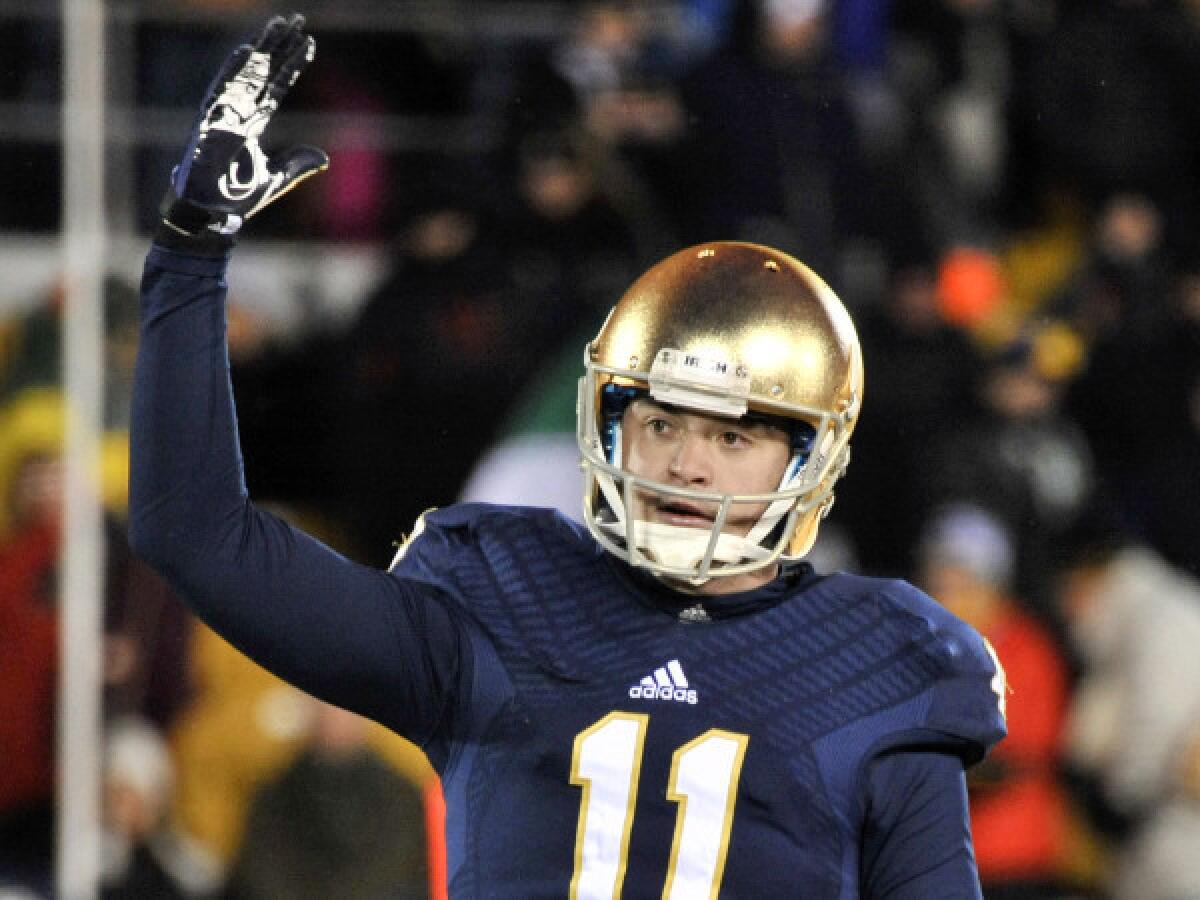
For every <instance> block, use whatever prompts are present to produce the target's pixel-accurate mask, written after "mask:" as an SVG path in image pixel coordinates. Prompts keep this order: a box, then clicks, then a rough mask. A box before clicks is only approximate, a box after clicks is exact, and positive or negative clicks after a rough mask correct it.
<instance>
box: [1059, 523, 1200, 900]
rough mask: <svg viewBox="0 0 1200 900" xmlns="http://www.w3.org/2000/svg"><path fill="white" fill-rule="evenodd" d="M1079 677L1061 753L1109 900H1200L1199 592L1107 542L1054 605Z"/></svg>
mask: <svg viewBox="0 0 1200 900" xmlns="http://www.w3.org/2000/svg"><path fill="white" fill-rule="evenodd" d="M1059 602H1060V605H1061V609H1062V611H1063V615H1064V617H1065V619H1066V622H1067V625H1068V629H1069V634H1070V636H1071V638H1072V641H1073V643H1074V645H1075V647H1076V649H1077V650H1078V652H1079V654H1080V657H1081V660H1082V663H1083V673H1082V679H1081V680H1080V682H1079V684H1078V687H1077V690H1076V693H1075V699H1074V701H1073V703H1072V707H1071V713H1070V723H1069V728H1068V754H1069V758H1070V761H1071V764H1072V766H1073V767H1074V768H1075V769H1076V770H1077V771H1078V772H1079V773H1081V774H1082V775H1083V776H1084V778H1085V779H1086V780H1088V781H1090V782H1091V783H1092V784H1094V786H1095V789H1096V794H1095V799H1096V800H1097V801H1098V806H1099V808H1100V809H1103V808H1105V807H1107V808H1108V809H1109V810H1111V812H1112V813H1115V817H1114V816H1112V815H1106V816H1103V817H1100V818H1098V821H1105V822H1111V821H1113V820H1114V818H1117V819H1123V820H1125V822H1126V823H1127V826H1126V828H1125V829H1124V830H1122V831H1118V832H1117V833H1116V834H1115V840H1116V841H1117V845H1118V854H1117V871H1116V877H1115V881H1114V884H1113V891H1112V895H1113V897H1114V898H1116V900H1176V898H1181V897H1196V896H1200V857H1197V855H1196V848H1197V847H1200V804H1197V803H1196V797H1195V793H1194V784H1193V783H1192V782H1191V781H1190V780H1189V779H1190V778H1191V777H1192V776H1191V775H1190V774H1189V773H1190V772H1191V771H1192V767H1193V766H1194V764H1195V758H1196V753H1197V752H1198V751H1197V740H1200V730H1198V726H1200V653H1197V652H1196V648H1197V647H1198V646H1200V582H1197V581H1195V580H1194V579H1191V578H1189V577H1187V576H1186V575H1185V574H1184V573H1182V572H1180V571H1179V570H1177V569H1175V568H1173V567H1171V566H1170V565H1168V564H1167V563H1166V562H1165V561H1163V559H1162V558H1161V557H1160V556H1158V555H1157V554H1155V553H1153V552H1152V551H1151V550H1149V549H1148V548H1147V547H1145V546H1139V545H1137V544H1136V543H1131V542H1129V541H1128V540H1127V539H1124V538H1121V537H1120V536H1118V537H1115V538H1113V537H1105V538H1101V539H1096V540H1091V541H1087V542H1084V543H1083V544H1082V549H1081V550H1080V551H1079V552H1077V553H1075V554H1072V556H1071V557H1070V558H1069V560H1068V563H1067V564H1066V565H1065V566H1064V569H1063V578H1062V586H1061V594H1060V598H1059Z"/></svg>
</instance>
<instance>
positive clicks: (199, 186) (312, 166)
mask: <svg viewBox="0 0 1200 900" xmlns="http://www.w3.org/2000/svg"><path fill="white" fill-rule="evenodd" d="M315 51H316V42H315V41H314V40H313V39H312V37H310V36H309V35H306V34H305V33H304V16H302V15H300V14H298V13H294V14H292V15H291V16H289V17H287V18H284V17H283V16H275V17H274V18H272V19H271V20H270V21H269V22H267V24H266V27H265V28H264V29H263V32H262V36H261V37H260V38H259V39H258V42H257V43H256V44H254V45H253V46H251V45H250V44H243V45H242V46H240V47H238V48H237V50H235V51H234V52H233V54H232V55H230V57H229V58H228V59H227V60H226V61H225V64H224V65H223V66H222V67H221V71H220V72H219V73H218V74H217V77H216V78H215V79H214V80H213V82H212V84H211V85H210V86H209V89H208V95H207V97H205V100H204V105H203V106H202V107H201V109H200V115H199V117H198V118H197V120H196V124H195V127H194V128H193V129H192V135H191V139H190V140H189V142H188V146H187V150H186V151H185V153H184V157H183V161H182V162H181V163H180V164H179V165H178V166H176V167H175V170H174V172H172V174H171V186H170V188H169V189H168V190H167V194H166V196H165V197H164V198H163V202H162V206H161V210H160V211H161V213H162V221H163V224H164V225H165V226H167V228H168V229H170V230H171V231H173V232H176V233H178V234H180V235H187V236H195V235H200V234H203V233H211V232H215V233H216V234H219V235H233V234H234V233H235V232H237V230H238V229H239V228H240V227H241V225H242V222H243V221H245V220H246V219H248V218H250V217H251V216H252V215H254V214H255V213H256V212H258V211H259V210H260V209H262V208H263V207H264V206H266V205H267V204H269V203H271V202H272V201H274V200H276V199H277V198H279V197H281V196H282V195H283V194H285V193H287V192H288V191H290V190H291V189H292V188H294V187H295V186H296V185H297V184H299V183H300V182H301V181H303V180H304V179H305V178H308V177H309V176H310V175H315V174H317V173H318V172H322V171H324V170H325V169H326V168H328V166H329V157H328V156H326V155H325V153H324V152H323V151H321V150H318V149H317V148H316V147H309V146H297V147H292V148H290V149H288V150H284V151H282V152H280V153H277V154H275V155H273V156H267V154H266V153H264V152H263V149H262V146H261V145H260V144H259V138H260V137H261V136H262V133H263V130H264V129H265V128H266V127H267V124H268V123H269V122H270V121H271V116H272V115H274V114H275V110H276V109H278V108H279V103H280V101H281V100H283V98H284V95H286V94H287V92H288V89H289V88H290V87H291V86H292V85H293V84H294V83H295V81H296V79H297V78H298V77H300V73H301V72H302V71H303V70H304V67H305V66H306V65H308V64H309V63H310V62H312V59H313V55H314V53H315Z"/></svg>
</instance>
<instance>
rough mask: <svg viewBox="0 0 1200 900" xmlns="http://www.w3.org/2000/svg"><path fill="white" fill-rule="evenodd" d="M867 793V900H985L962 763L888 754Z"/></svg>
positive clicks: (873, 770) (871, 775)
mask: <svg viewBox="0 0 1200 900" xmlns="http://www.w3.org/2000/svg"><path fill="white" fill-rule="evenodd" d="M864 790H865V792H866V794H867V800H866V803H867V826H866V828H865V829H864V833H863V835H862V857H861V878H860V881H861V888H862V891H861V893H862V896H863V897H869V898H872V900H884V898H886V900H971V898H978V897H980V896H981V894H980V886H979V875H978V870H977V868H976V865H975V850H974V845H973V844H972V841H971V822H970V817H969V815H968V811H967V784H966V777H965V773H964V771H963V764H962V760H960V759H959V758H958V757H957V756H955V755H953V754H950V753H937V752H914V751H910V752H893V753H887V754H884V755H883V756H881V757H879V758H877V759H874V760H872V762H871V763H870V765H869V766H868V768H867V778H866V781H865V783H864Z"/></svg>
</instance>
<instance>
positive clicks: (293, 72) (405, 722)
mask: <svg viewBox="0 0 1200 900" xmlns="http://www.w3.org/2000/svg"><path fill="white" fill-rule="evenodd" d="M303 27H304V20H303V18H302V17H300V16H293V17H291V18H289V19H283V18H275V19H272V20H271V22H270V23H269V24H268V25H267V27H266V29H265V30H264V32H263V35H262V37H261V38H260V39H259V41H258V43H257V44H256V45H255V46H253V47H250V46H244V47H241V48H239V49H238V50H237V51H236V52H235V53H234V54H233V56H231V57H230V59H229V61H228V62H227V63H226V65H225V67H224V68H223V69H222V70H221V73H220V74H219V75H218V77H217V79H216V81H215V82H214V84H213V87H212V89H210V92H209V95H208V97H207V98H206V100H205V104H204V107H203V109H202V112H201V116H200V118H199V120H198V121H197V126H196V129H195V131H194V132H193V135H192V140H191V142H190V143H189V145H188V149H187V152H186V156H185V159H184V161H183V163H182V164H181V165H180V166H179V167H178V168H177V169H176V170H175V172H174V174H173V176H172V181H171V188H170V190H169V191H168V194H167V198H166V200H165V201H164V205H163V212H164V220H163V224H162V225H161V226H160V228H159V230H158V232H157V234H156V236H155V245H154V247H153V248H152V249H151V251H150V253H149V255H148V257H147V260H146V267H145V272H144V276H143V281H142V310H141V315H142V324H141V343H140V347H139V351H138V362H137V374H136V381H135V387H134V399H133V423H132V456H131V471H132V475H131V483H130V539H131V541H132V544H133V547H134V549H135V550H136V552H137V553H138V554H139V555H141V556H142V557H143V558H145V559H146V560H147V561H148V562H150V563H151V564H152V565H153V566H154V567H155V568H157V569H158V570H159V571H161V572H162V573H163V574H164V575H165V576H166V577H167V578H168V579H169V580H170V581H171V582H172V584H174V585H175V586H176V588H177V589H178V590H179V591H180V593H181V594H182V595H183V596H184V597H186V598H187V600H188V602H189V603H190V604H191V605H192V607H193V609H194V610H195V611H196V613H197V614H198V615H199V616H200V617H201V618H202V619H203V620H204V621H205V622H207V623H208V624H209V625H211V626H212V627H213V628H214V629H215V630H216V631H218V632H219V633H220V634H222V635H223V636H224V637H226V638H227V639H228V640H230V641H231V642H232V643H233V644H235V645H236V646H238V647H239V648H240V649H242V650H243V651H244V652H245V653H247V654H248V655H249V656H251V657H252V658H254V659H255V660H257V661H258V662H259V663H261V664H262V665H264V666H265V667H266V668H268V669H270V670H271V671H273V672H275V673H276V674H278V675H279V676H280V677H282V678H284V679H286V680H288V681H290V682H292V683H294V684H295V685H297V686H298V687H300V688H302V689H303V690H305V691H308V692H310V693H312V694H314V695H316V696H319V697H321V698H323V699H325V700H328V701H330V702H332V703H335V704H337V705H339V706H343V707H346V708H349V709H352V710H355V711H357V712H361V713H363V714H365V715H368V716H370V717H372V718H375V719H378V720H380V721H382V722H384V723H385V724H387V725H389V726H391V727H393V728H395V729H396V730H398V731H400V732H401V733H403V734H406V735H407V736H409V737H411V738H413V739H414V740H417V741H419V742H420V741H424V740H427V739H428V738H429V737H430V736H431V734H432V733H433V732H434V731H435V730H436V729H437V728H438V726H439V725H440V724H441V721H440V720H441V716H442V715H443V712H442V711H443V710H444V709H445V708H446V706H445V703H446V701H447V699H448V698H450V697H452V696H453V694H454V692H455V690H456V685H457V684H458V683H459V681H458V680H459V677H460V675H461V674H462V673H461V669H460V666H461V665H462V658H463V656H462V653H461V650H462V635H461V631H460V628H459V626H458V622H457V621H456V619H455V617H454V615H453V614H452V613H451V612H450V611H449V610H448V609H447V607H446V606H445V605H444V604H443V603H442V602H441V598H440V597H439V596H438V595H437V593H436V591H434V590H433V589H431V588H422V587H421V586H419V585H416V584H413V583H405V582H402V581H400V580H398V579H396V578H393V577H391V576H389V575H388V574H386V573H384V572H381V571H377V570H374V569H370V568H367V567H364V566H360V565H358V564H356V563H354V562H352V561H350V560H347V559H345V558H344V557H342V556H340V555H339V554H337V553H335V552H334V551H332V550H330V549H329V548H327V547H325V546H323V545H322V544H320V543H318V542H317V541H316V540H314V539H312V538H311V537H309V536H308V535H305V534H304V533H302V532H300V531H298V530H297V529H295V528H293V527H291V526H290V525H288V524H286V523H284V522H282V521H280V520H279V519H277V518H275V517H273V516H271V515H269V514H268V513H266V512H263V511H262V510H259V509H257V508H255V506H254V505H253V504H252V503H251V502H250V501H249V498H248V497H247V492H246V487H245V483H244V479H243V477H242V460H241V452H240V449H239V446H238V436H237V424H236V419H235V412H234V404H233V395H232V391H231V388H230V381H229V361H228V355H227V350H226V342H225V294H226V285H225V280H224V273H225V265H226V261H227V258H228V255H229V252H230V248H231V246H232V242H233V234H234V233H235V232H236V231H237V229H238V227H239V226H240V225H241V223H242V222H243V220H245V219H247V218H249V217H250V216H251V215H253V214H254V213H255V212H257V211H258V210H259V209H261V208H262V207H263V206H265V205H266V204H267V203H269V202H271V201H272V200H273V199H274V198H276V197H278V196H280V195H282V194H283V193H285V192H286V191H287V190H289V189H290V188H291V187H292V186H294V185H295V184H296V183H298V182H299V181H300V180H302V179H303V178H305V177H307V176H308V175H311V174H314V173H315V172H317V171H320V170H321V169H323V168H324V167H325V166H326V164H327V160H326V157H325V155H324V154H323V153H321V152H320V151H319V150H315V149H313V148H299V149H296V150H292V151H289V152H287V153H284V154H281V155H279V156H276V157H274V158H271V159H268V158H267V157H266V155H265V154H264V153H263V152H262V150H261V148H260V147H259V144H258V137H259V135H261V133H262V130H263V128H264V127H265V126H266V124H267V122H268V121H269V119H270V116H271V114H272V113H273V112H274V111H275V109H276V107H277V106H278V104H279V101H280V99H281V98H282V97H283V95H284V94H285V93H286V91H287V89H288V87H290V86H291V84H292V83H293V82H294V81H295V79H296V77H297V76H298V75H299V73H300V70H301V69H302V68H303V66H304V65H305V64H306V63H307V62H308V61H310V60H311V59H312V56H313V41H312V38H310V37H308V36H306V35H305V34H304V32H303Z"/></svg>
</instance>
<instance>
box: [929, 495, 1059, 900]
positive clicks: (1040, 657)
mask: <svg viewBox="0 0 1200 900" xmlns="http://www.w3.org/2000/svg"><path fill="white" fill-rule="evenodd" d="M919 560H920V565H919V567H918V572H919V576H918V582H919V583H920V585H921V586H922V587H923V588H924V589H925V590H926V591H927V592H929V594H930V595H932V596H933V597H935V598H936V599H937V600H938V601H939V602H940V603H941V604H942V605H943V606H945V607H946V608H947V609H948V610H950V612H952V613H954V614H955V615H956V616H958V617H959V618H961V619H963V620H964V621H966V622H967V623H969V624H970V625H973V626H974V627H975V628H977V629H978V630H979V632H980V633H981V634H982V635H983V636H984V637H985V638H987V640H988V641H989V642H990V643H991V645H992V647H993V648H994V650H995V652H996V655H997V656H998V657H999V659H1000V662H1001V663H1002V664H1003V666H1004V671H1005V673H1006V676H1007V682H1008V688H1007V689H1008V691H1010V692H1011V693H1010V694H1009V695H1008V696H1007V697H1006V698H1005V700H1006V717H1007V720H1008V737H1007V738H1005V740H1004V741H1003V742H1002V743H1001V744H1000V745H998V746H997V747H996V749H995V750H993V751H992V753H991V754H990V755H989V756H988V758H987V759H986V760H985V761H984V762H983V763H981V764H980V765H979V766H977V767H976V768H974V769H972V770H971V772H970V774H969V775H968V785H969V788H970V803H971V831H972V834H973V836H974V841H975V856H976V859H977V860H978V862H979V876H980V879H981V881H982V883H983V889H984V894H985V896H986V897H988V898H989V900H1000V898H1013V900H1017V898H1020V900H1039V898H1044V900H1053V898H1059V897H1062V896H1063V894H1064V892H1065V890H1066V887H1067V885H1066V884H1065V878H1064V876H1065V874H1066V864H1067V851H1068V835H1069V821H1068V819H1069V809H1068V798H1067V792H1066V789H1065V788H1064V786H1063V784H1062V782H1061V780H1060V763H1061V752H1062V736H1063V735H1062V732H1063V725H1064V723H1065V720H1066V711H1067V700H1068V673H1067V660H1066V657H1065V655H1064V654H1063V652H1062V650H1061V649H1060V648H1059V646H1058V645H1057V643H1056V642H1055V639H1054V636H1053V635H1052V634H1051V632H1050V631H1049V630H1048V629H1046V628H1045V626H1043V625H1042V624H1041V623H1040V622H1039V621H1038V620H1037V619H1035V618H1034V617H1032V616H1030V615H1029V614H1028V613H1027V612H1026V611H1025V610H1024V609H1023V606H1024V604H1022V603H1020V602H1019V601H1017V600H1015V599H1014V598H1013V596H1012V595H1011V594H1010V590H1011V580H1012V575H1013V566H1014V562H1015V560H1014V555H1013V544H1012V540H1011V538H1010V536H1009V534H1008V532H1007V530H1006V529H1005V527H1004V526H1003V524H1001V522H1000V521H999V520H998V519H997V518H996V517H995V516H993V515H991V514H989V513H987V512H985V511H984V510H982V509H979V508H978V507H973V506H967V505H957V506H951V507H947V508H945V509H943V510H939V511H938V512H937V513H936V514H935V515H934V516H933V517H932V519H931V520H930V522H929V525H928V527H927V528H926V529H925V532H924V534H923V537H922V539H921V542H920V545H919Z"/></svg>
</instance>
